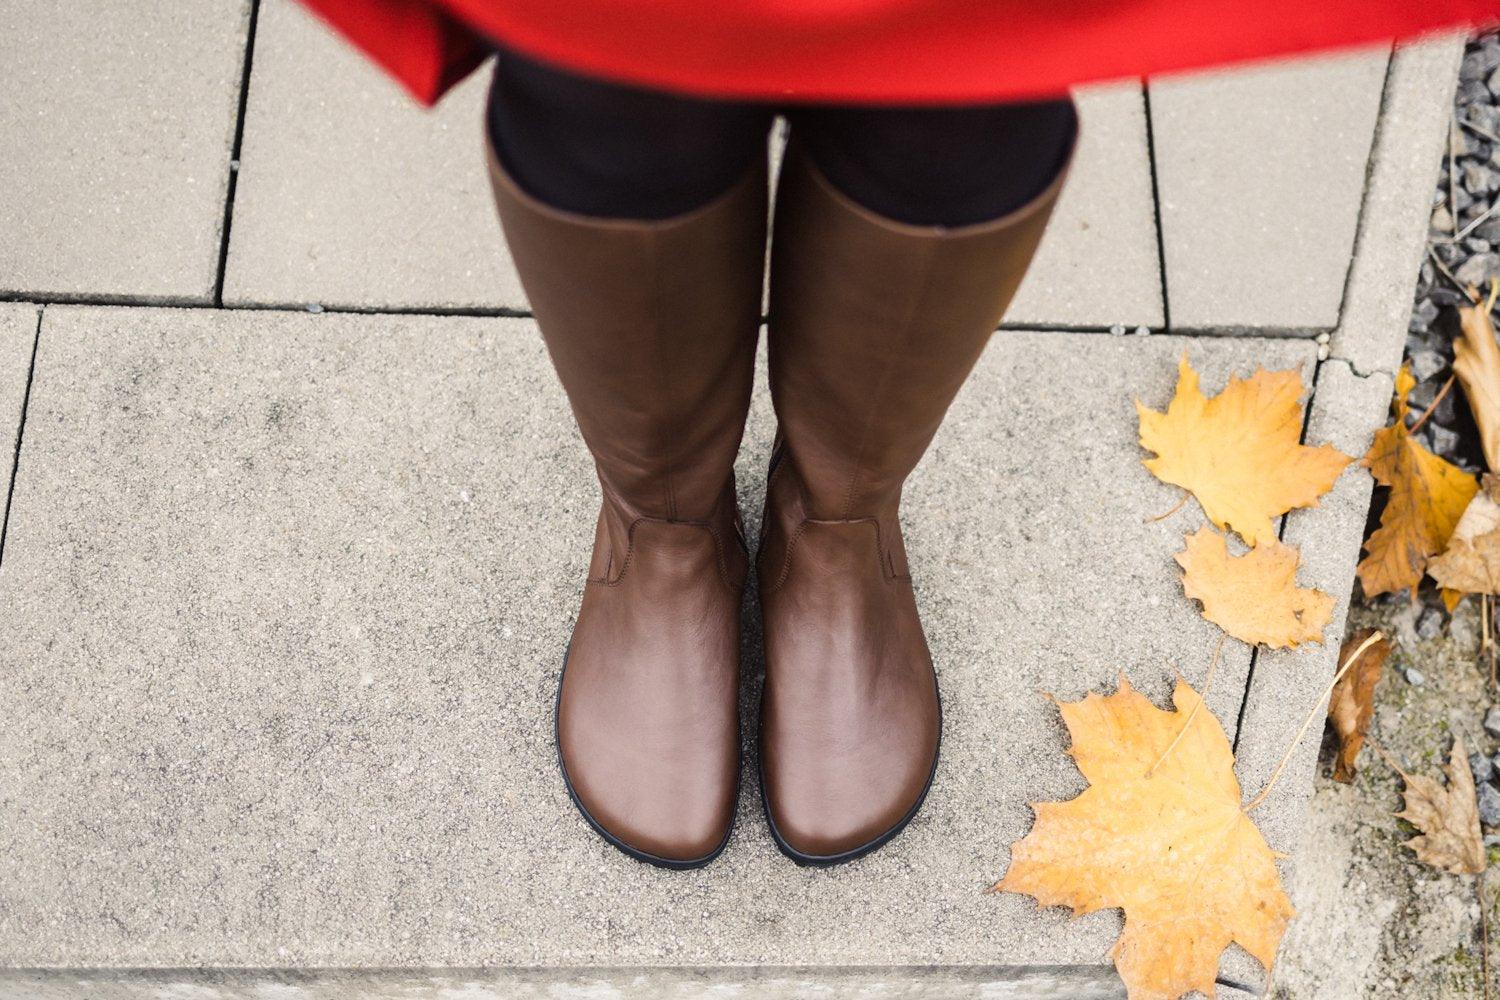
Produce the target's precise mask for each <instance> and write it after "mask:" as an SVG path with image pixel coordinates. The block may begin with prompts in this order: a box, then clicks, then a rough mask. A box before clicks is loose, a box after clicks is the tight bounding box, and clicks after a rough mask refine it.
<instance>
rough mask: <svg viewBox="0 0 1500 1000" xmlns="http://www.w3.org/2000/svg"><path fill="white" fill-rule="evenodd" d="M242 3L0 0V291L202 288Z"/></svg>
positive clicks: (209, 280)
mask: <svg viewBox="0 0 1500 1000" xmlns="http://www.w3.org/2000/svg"><path fill="white" fill-rule="evenodd" d="M249 14H250V3H249V0H223V2H220V3H194V4H154V3H108V2H102V0H89V2H82V3H55V2H47V0H12V2H8V3H6V4H4V5H0V66H3V67H4V81H5V83H4V86H3V87H0V149H3V150H4V151H5V153H4V155H0V294H3V295H9V296H21V297H26V298H31V299H35V300H37V301H44V300H50V301H58V300H80V299H81V300H90V299H106V300H108V299H116V298H128V299H131V300H135V301H145V302H207V301H209V300H210V299H211V298H212V296H213V292H214V286H215V284H216V283H217V281H218V268H219V247H220V235H221V232H222V228H223V218H224V199H225V192H226V190H227V188H228V183H229V160H230V155H231V151H232V148H233V140H234V130H235V120H236V117H237V115H238V110H239V90H240V78H241V65H242V57H243V53H244V46H245V39H246V34H247V31H248V26H249Z"/></svg>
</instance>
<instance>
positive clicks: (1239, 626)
mask: <svg viewBox="0 0 1500 1000" xmlns="http://www.w3.org/2000/svg"><path fill="white" fill-rule="evenodd" d="M1183 540H1184V541H1185V542H1186V543H1187V547H1186V548H1184V549H1183V550H1182V551H1181V552H1179V553H1177V556H1176V559H1177V565H1179V566H1181V567H1182V569H1183V573H1182V589H1183V591H1184V592H1185V593H1186V594H1187V596H1188V597H1190V598H1192V599H1193V600H1195V601H1200V602H1202V604H1203V617H1204V618H1207V619H1208V620H1209V621H1211V622H1213V623H1214V624H1215V625H1217V626H1219V628H1221V629H1223V630H1224V631H1225V632H1228V633H1229V634H1230V635H1232V636H1234V637H1235V638H1236V639H1239V640H1240V641H1241V642H1248V643H1250V644H1251V645H1254V644H1256V643H1260V644H1261V645H1264V646H1269V647H1271V648H1272V649H1282V648H1285V647H1287V646H1296V645H1297V644H1298V643H1302V642H1319V643H1320V642H1322V641H1323V629H1324V628H1325V627H1326V626H1327V625H1328V619H1329V617H1330V616H1331V615H1332V614H1333V598H1331V597H1329V596H1328V595H1327V594H1325V593H1323V592H1322V591H1321V590H1312V589H1309V588H1306V587H1299V586H1297V579H1296V577H1297V563H1298V562H1299V560H1300V558H1301V557H1300V556H1299V555H1298V553H1297V550H1296V549H1294V548H1292V547H1291V546H1290V545H1283V544H1281V543H1280V542H1278V541H1276V540H1275V539H1272V540H1271V541H1268V542H1262V543H1261V544H1259V545H1257V546H1256V547H1255V548H1253V549H1251V550H1250V551H1249V552H1247V553H1245V554H1244V555H1242V556H1231V555H1230V554H1229V546H1228V545H1227V544H1226V543H1225V541H1224V536H1223V535H1221V534H1219V533H1218V532H1217V531H1214V530H1213V529H1212V528H1210V527H1208V526H1206V525H1205V526H1204V527H1202V528H1199V529H1198V530H1197V531H1196V532H1194V533H1193V534H1191V535H1188V536H1187V537H1186V538H1185V539H1183Z"/></svg>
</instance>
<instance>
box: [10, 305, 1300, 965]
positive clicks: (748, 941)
mask: <svg viewBox="0 0 1500 1000" xmlns="http://www.w3.org/2000/svg"><path fill="white" fill-rule="evenodd" d="M1184 349H1187V350H1188V352H1189V356H1190V357H1191V358H1192V359H1193V361H1194V363H1195V364H1196V365H1198V366H1199V367H1200V368H1201V369H1202V370H1203V371H1204V373H1205V383H1206V385H1208V386H1210V387H1217V386H1219V385H1221V384H1222V383H1223V381H1224V379H1225V378H1226V376H1227V374H1228V372H1229V371H1231V370H1245V369H1247V368H1249V367H1253V365H1254V364H1255V363H1265V364H1269V365H1273V366H1287V365H1295V364H1299V363H1304V364H1305V363H1307V362H1308V361H1309V360H1310V358H1311V352H1312V350H1313V345H1312V344H1310V343H1308V342H1304V341H1285V340H1284V341H1258V340H1249V339H1243V340H1240V339H1224V340H1209V341H1189V340H1184V339H1181V338H1173V337H1150V338H1147V337H1129V338H1115V337H1109V336H1107V335H1099V334H1056V333H1047V334H1028V333H1008V334H1001V335H999V336H997V338H996V340H995V341H994V343H993V345H992V346H991V348H990V350H989V351H988V352H987V354H986V355H985V357H984V359H983V360H982V362H981V365H980V368H979V371H978V373H977V374H976V377H975V378H974V380H973V381H972V382H971V383H970V384H969V386H968V387H966V389H965V390H964V392H963V393H962V395H961V396H960V398H959V400H958V402H957V403H956V405H955V408H954V412H953V416H952V419H951V420H950V421H949V423H948V424H947V425H946V426H945V428H944V429H943V431H942V432H941V433H940V435H939V437H938V440H937V441H936V442H935V444H934V448H933V450H932V452H931V453H930V455H929V456H928V458H927V459H926V460H925V461H924V463H923V465H922V466H921V468H920V469H919V470H918V473H917V475H916V476H915V477H914V480H913V482H912V485H911V490H910V502H909V505H908V508H907V518H908V522H909V524H910V534H909V545H910V548H911V551H912V558H913V568H914V572H915V574H916V577H917V580H918V584H919V588H920V594H921V600H922V604H923V608H924V613H925V615H926V618H927V623H928V628H929V632H930V636H931V640H932V646H933V650H934V654H935V656H936V659H937V661H938V663H939V664H940V669H941V672H942V679H943V685H944V691H945V704H946V718H945V744H944V763H943V766H942V768H941V770H940V772H939V776H938V780H937V782H936V784H935V786H934V789H933V792H932V794H931V796H930V798H929V800H928V803H927V806H926V808H925V809H924V811H923V812H922V813H921V815H920V816H919V818H918V819H917V820H916V821H915V822H914V823H913V825H912V826H911V827H910V828H909V829H908V830H907V831H906V832H905V833H904V834H903V835H902V836H901V837H900V838H899V839H898V840H897V841H895V842H894V843H893V844H892V845H890V846H889V847H888V848H886V849H885V850H882V851H880V852H878V853H877V854H875V855H873V856H871V857H870V858H868V859H866V860H864V861H862V862H861V863H859V864H856V865H852V866H847V867H844V868H840V869H835V870H832V871H826V872H818V871H805V870H802V869H798V868H796V867H795V866H793V865H791V864H790V863H789V862H787V861H786V860H785V859H784V858H783V857H781V856H780V855H779V854H778V853H777V852H776V851H775V849H774V847H773V845H772V844H771V842H770V840H769V838H768V836H767V835H766V832H765V830H764V825H763V822H762V820H761V818H760V815H759V807H758V804H757V803H756V801H755V794H754V788H755V786H754V779H753V777H752V776H748V775H747V780H746V788H745V794H744V796H743V800H742V804H741V811H740V824H739V827H738V830H737V832H736V833H735V836H734V839H733V840H732V842H731V843H730V846H729V848H728V850H727V851H726V853H725V855H724V856H723V857H722V858H721V859H720V860H719V861H718V862H717V863H716V864H715V865H713V866H711V867H709V868H707V869H705V870H703V871H699V872H694V873H686V874H677V873H665V872H660V871H657V870H655V869H652V868H648V867H645V866H642V865H640V864H637V863H635V862H632V861H630V860H629V859H627V858H624V857H623V856H621V855H619V854H618V853H617V852H615V851H614V850H613V849H611V848H609V847H608V846H607V845H605V844H604V843H603V842H602V841H600V840H599V839H598V838H597V837H595V836H594V835H593V834H591V833H590V832H589V831H588V830H587V829H586V828H585V826H584V824H583V822H582V821H581V820H580V819H579V818H578V817H577V815H576V814H575V813H574V811H573V808H572V806H571V805H570V803H569V802H568V800H567V798H566V795H565V793H564V791H563V788H562V785H561V782H560V781H559V780H558V777H557V775H556V772H555V769H554V762H553V751H552V746H551V735H550V722H549V720H550V709H551V698H552V692H553V686H554V684H555V681H556V675H557V670H558V664H559V660H560V656H561V651H562V648H563V644H564V643H565V641H566V636H567V631H568V626H569V620H570V616H571V614H572V612H573V608H574V603H575V601H576V598H577V595H578V591H579V583H580V581H581V578H582V575H583V572H584V569H585V554H586V546H587V543H588V539H589V536H590V530H591V520H592V515H593V509H594V496H593V486H592V484H591V481H590V478H589V468H588V463H587V460H586V458H585V456H584V453H583V451H582V448H581V445H580V443H579V442H578V441H577V439H576V437H575V436H574V435H573V433H572V432H571V430H567V429H566V428H567V427H568V424H567V421H566V419H565V409H564V402H563V398H562V394H561V392H560V391H559V390H558V389H557V388H556V387H555V386H554V384H553V382H552V380H551V377H550V375H549V374H548V371H547V368H546V362H545V359H544V356H543V354H542V351H541V348H540V345H539V342H538V339H537V337H536V336H535V334H534V331H533V329H532V328H531V326H530V323H529V321H525V320H478V319H463V318H447V319H439V318H430V317H399V316H383V317H366V316H350V315H322V316H314V315H307V314H293V313H273V312H259V311H257V312H210V311H201V310H184V311H179V310H134V309H120V308H85V307H58V308H52V309H49V310H48V311H47V314H46V318H45V322H44V324H43V328H42V333H41V339H40V344H39V348H38V357H37V365H36V376H35V381H34V384H33V389H32V395H31V403H30V407H29V411H28V417H27V431H26V434H25V438H24V443H23V448H22V456H21V465H20V471H19V475H18V477H17V482H16V489H15V502H14V508H13V512H12V519H11V533H10V538H9V542H8V544H7V548H6V552H5V559H4V563H3V565H0V600H3V602H4V606H5V608H6V614H5V615H4V617H3V625H0V662H5V663H7V664H13V665H14V667H13V669H8V670H7V671H5V672H3V673H0V786H3V787H5V788H6V789H7V794H6V796H5V798H4V799H3V801H0V809H3V810H4V815H3V817H0V820H3V821H0V830H4V831H5V837H6V843H5V845H4V849H5V853H6V856H7V857H8V858H9V859H10V860H11V862H12V863H11V864H9V865H7V866H5V867H4V868H3V869H0V965H9V966H22V967H27V966H55V965H61V966H82V967H94V966H105V967H121V966H127V967H128V966H139V965H148V966H155V967H160V966H165V967H172V966H199V965H229V966H251V967H277V968H305V967H328V966H332V967H356V968H357V967H363V966H378V967H391V966H459V967H466V966H475V965H518V966H547V967H552V966H557V967H579V966H593V965H606V966H612V967H613V966H621V965H624V966H632V965H646V966H661V965H669V966H670V965H688V966H693V965H707V966H723V965H763V964H770V965H783V964H790V965H824V964H830V965H881V966H885V965H902V964H907V963H912V964H920V965H926V964H936V965H949V964H965V965H968V964H977V965H1022V966H1032V965H1049V966H1050V965H1097V964H1099V963H1102V962H1103V961H1104V960H1105V959H1104V956H1105V952H1106V950H1107V948H1108V944H1109V942H1110V940H1111V939H1112V937H1113V936H1114V933H1115V932H1116V930H1117V929H1118V917H1117V915H1116V914H1115V913H1112V912H1105V913H1099V914H1094V915H1092V916H1090V917H1086V918H1083V919H1081V920H1077V921H1073V922H1069V921H1068V920H1067V919H1066V914H1065V913H1064V912H1062V911H1059V910H1045V911H1038V910H1037V909H1036V908H1035V907H1034V905H1033V904H1032V903H1031V902H1030V901H1029V900H1027V899H1024V898H1022V897H1019V896H1011V895H1005V896H995V895H990V894H986V893H984V892H983V890H984V888H985V887H986V886H988V885H989V884H990V883H991V882H993V881H994V880H995V879H996V878H998V877H999V876H1000V875H1001V874H1002V873H1003V871H1004V868H1005V864H1006V857H1007V852H1008V845H1009V843H1010V842H1011V841H1012V840H1014V839H1015V838H1017V837H1019V836H1020V835H1021V834H1023V833H1024V832H1025V830H1026V829H1027V828H1028V827H1029V825H1030V818H1031V817H1030V811H1029V809H1028V807H1027V805H1026V803H1027V802H1028V801H1031V800H1037V799H1046V798H1063V797H1069V796H1071V795H1072V794H1074V793H1076V792H1077V791H1078V790H1079V789H1080V787H1081V780H1080V778H1079V776H1078V775H1077V773H1076V772H1075V771H1074V770H1073V768H1072V766H1071V765H1070V764H1069V763H1068V761H1067V758H1066V757H1065V756H1064V755H1063V753H1062V750H1063V747H1064V739H1063V734H1062V731H1061V728H1060V726H1059V723H1058V720H1057V717H1056V712H1055V709H1053V708H1052V707H1051V706H1050V705H1049V703H1048V702H1047V701H1046V699H1045V698H1043V697H1042V694H1041V692H1042V691H1052V692H1055V693H1056V694H1058V695H1059V696H1061V697H1065V698H1076V697H1079V696H1081V695H1082V694H1083V693H1084V692H1085V691H1087V690H1089V689H1090V688H1097V687H1101V686H1103V687H1108V686H1111V685H1112V684H1113V683H1114V679H1115V677H1116V675H1117V673H1118V671H1120V670H1121V669H1125V670H1128V671H1129V672H1130V675H1131V677H1132V679H1133V681H1135V682H1136V683H1138V684H1139V685H1141V686H1142V687H1143V688H1144V689H1145V690H1146V691H1147V692H1148V693H1149V694H1150V695H1151V696H1153V697H1156V698H1158V699H1161V698H1163V697H1164V696H1165V693H1166V691H1167V688H1168V684H1169V682H1170V679H1171V677H1172V676H1173V674H1174V673H1175V672H1176V671H1179V670H1180V671H1182V672H1183V673H1184V674H1185V675H1186V676H1188V677H1189V678H1190V679H1193V680H1197V681H1201V678H1202V674H1203V671H1204V670H1205V669H1206V667H1207V665H1208V660H1209V655H1210V652H1211V650H1212V647H1213V644H1214V641H1215V638H1216V636H1215V630H1214V629H1213V628H1212V627H1211V626H1209V625H1208V624H1207V623H1206V622H1204V621H1203V620H1202V619H1201V618H1200V617H1199V616H1198V613H1197V611H1196V610H1195V609H1194V608H1193V607H1192V606H1191V605H1190V604H1189V602H1187V601H1184V600H1182V599H1181V598H1180V595H1179V592H1178V583H1177V579H1176V573H1175V567H1174V565H1173V563H1172V560H1171V554H1172V552H1173V551H1175V549H1176V548H1177V547H1178V546H1179V544H1180V540H1181V537H1182V534H1183V533H1184V532H1185V531H1187V530H1190V529H1191V528H1193V527H1194V525H1195V517H1194V515H1193V514H1192V513H1191V512H1190V511H1185V512H1183V513H1181V514H1178V515H1176V516H1175V517H1173V518H1171V519H1168V520H1166V521H1160V522H1155V523H1147V522H1146V518H1147V516H1148V515H1152V514H1156V513H1160V512H1161V511H1163V510H1166V509H1167V508H1169V507H1170V506H1171V505H1172V503H1173V502H1174V501H1175V499H1176V496H1175V490H1173V489H1171V488H1169V487H1167V486H1164V485H1163V484H1160V483H1158V482H1157V481H1156V480H1155V479H1153V478H1152V477H1151V476H1150V475H1149V474H1148V473H1147V472H1146V470H1145V469H1144V468H1143V467H1142V466H1141V464H1140V454H1139V450H1138V449H1137V447H1136V445H1135V434H1134V428H1135V421H1134V417H1133V410H1132V404H1131V400H1132V397H1133V396H1135V395H1139V396H1140V397H1141V398H1142V399H1143V400H1144V401H1145V402H1147V403H1149V404H1151V405H1154V406H1161V405H1163V404H1164V403H1165V402H1166V400H1167V399H1168V398H1169V396H1170V393H1171V391H1172V386H1173V382H1174V379H1175V366H1176V359H1177V357H1178V355H1179V354H1180V353H1181V352H1182V351H1183V350H1184ZM1080 359H1085V360H1086V362H1087V363H1086V364H1080V363H1079V361H1080ZM1063 368H1067V369H1069V370H1070V371H1072V372H1073V373H1074V378H1073V380H1072V381H1071V383H1070V384H1071V386H1072V389H1073V391H1071V392H1070V393H1067V394H1063V393H1057V392H1054V391H1051V386H1052V385H1053V378H1052V376H1053V375H1054V374H1055V372H1057V371H1059V370H1062V369H1063ZM770 433H771V427H770V421H769V419H768V410H767V405H766V399H765V396H764V394H763V393H762V394H761V396H760V397H759V398H758V400H757V407H756V410H755V413H754V415H753V418H752V428H751V433H750V434H749V441H748V445H747V448H746V449H745V453H744V455H743V460H742V463H741V473H742V483H743V490H744V499H745V502H746V505H747V508H748V509H749V510H751V511H753V510H755V508H756V505H757V503H758V496H757V494H758V491H759V488H760V484H761V479H762V476H761V469H762V467H763V465H764V463H765V460H766V447H767V443H768V439H769V436H770ZM753 520H754V519H753V518H752V522H753ZM752 530H753V525H752ZM754 620H755V617H754V613H753V608H752V612H751V615H750V621H751V622H753V621H754ZM752 632H753V626H752ZM747 650H748V656H749V658H750V661H751V663H752V672H753V664H754V662H755V659H756V656H757V653H756V644H755V642H754V641H749V642H748V643H747ZM1227 654H1228V655H1227V656H1226V662H1225V663H1224V664H1223V665H1222V666H1221V667H1220V673H1219V680H1218V682H1217V683H1216V685H1215V691H1216V694H1215V695H1214V697H1213V698H1212V699H1211V705H1212V707H1214V709H1215V711H1216V712H1217V713H1219V715H1220V717H1221V718H1223V719H1225V720H1226V722H1227V723H1229V724H1230V726H1231V727H1232V724H1233V720H1234V717H1235V712H1236V711H1237V708H1238V704H1239V701H1240V698H1241V691H1240V690H1239V689H1241V688H1242V687H1243V683H1244V677H1245V671H1246V668H1247V666H1248V655H1246V654H1245V653H1244V652H1243V651H1236V650H1232V649H1231V650H1228V651H1227ZM754 696H755V692H754V684H753V683H752V684H749V685H747V690H746V705H747V710H748V711H753V699H754ZM749 717H750V718H753V715H751V716H749ZM746 728H747V732H748V731H749V730H750V727H749V726H748V725H747V727H746Z"/></svg>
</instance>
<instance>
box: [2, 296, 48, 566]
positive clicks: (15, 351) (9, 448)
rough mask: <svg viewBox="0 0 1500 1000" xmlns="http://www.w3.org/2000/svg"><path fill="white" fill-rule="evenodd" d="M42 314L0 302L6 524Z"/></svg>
mask: <svg viewBox="0 0 1500 1000" xmlns="http://www.w3.org/2000/svg"><path fill="white" fill-rule="evenodd" d="M39 313H40V310H39V309H38V308H37V307H36V306H34V305H30V304H28V303H25V302H0V526H3V525H4V524H5V508H6V505H7V502H8V498H9V493H10V476H11V469H12V465H13V463H14V461H15V455H16V435H17V434H19V433H20V430H21V410H22V406H23V403H24V400H25V398H26V382H27V378H28V376H29V375H30V372H31V349H32V346H33V345H34V344H35V343H36V332H37V318H38V315H39ZM0 530H3V528H0ZM0 542H3V537H0Z"/></svg>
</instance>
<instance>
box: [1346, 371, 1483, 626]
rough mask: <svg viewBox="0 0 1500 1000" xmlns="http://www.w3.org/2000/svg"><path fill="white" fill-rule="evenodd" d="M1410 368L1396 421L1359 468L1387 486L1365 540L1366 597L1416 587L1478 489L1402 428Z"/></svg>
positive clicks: (1400, 381)
mask: <svg viewBox="0 0 1500 1000" xmlns="http://www.w3.org/2000/svg"><path fill="white" fill-rule="evenodd" d="M1416 384H1417V383H1416V379H1414V378H1412V374H1411V369H1410V368H1409V367H1406V366H1403V367H1402V369H1401V371H1400V372H1399V373H1397V375H1396V398H1395V402H1394V404H1393V405H1394V408H1395V411H1396V416H1395V420H1394V421H1393V422H1392V424H1391V425H1390V426H1389V427H1385V428H1382V429H1381V430H1379V431H1377V432H1376V434H1375V441H1374V443H1373V444H1371V445H1370V450H1369V452H1368V453H1367V454H1366V455H1365V457H1364V460H1363V463H1362V464H1364V465H1365V466H1366V467H1367V468H1369V470H1370V472H1371V473H1372V474H1373V475H1374V476H1375V481H1376V482H1378V483H1379V484H1380V485H1382V486H1388V487H1390V495H1389V496H1388V497H1387V499H1386V504H1385V510H1384V511H1383V512H1382V513H1381V515H1380V527H1379V528H1377V529H1376V530H1375V533H1374V534H1372V535H1371V536H1370V537H1369V538H1368V539H1367V540H1366V541H1365V558H1364V559H1363V560H1361V561H1360V564H1359V582H1360V585H1361V586H1362V587H1363V588H1364V591H1365V596H1366V597H1374V596H1375V595H1376V594H1384V593H1386V592H1388V591H1393V590H1401V589H1402V588H1404V587H1413V588H1414V587H1416V585H1417V584H1418V583H1420V582H1421V580H1422V574H1423V573H1424V572H1425V571H1426V569H1427V561H1428V560H1429V559H1431V558H1432V557H1433V556H1435V555H1437V554H1438V553H1439V552H1441V551H1443V549H1444V547H1446V546H1447V544H1448V538H1449V536H1450V535H1452V534H1453V529H1454V527H1455V526H1456V525H1457V524H1458V519H1459V517H1460V516H1461V515H1462V514H1463V512H1464V508H1465V507H1467V506H1468V505H1469V501H1470V500H1471V499H1473V497H1474V493H1475V492H1476V491H1477V490H1478V489H1479V484H1478V483H1476V482H1475V481H1474V477H1473V476H1471V475H1469V474H1468V473H1466V472H1464V471H1463V470H1462V469H1460V468H1459V467H1458V466H1456V465H1453V464H1452V463H1450V462H1447V461H1445V460H1443V459H1441V458H1439V457H1438V456H1436V455H1434V454H1433V453H1432V452H1430V451H1428V450H1427V449H1426V448H1424V447H1422V445H1421V444H1420V443H1418V442H1417V440H1416V439H1415V438H1413V437H1412V436H1411V432H1410V431H1408V430H1407V427H1406V414H1407V412H1408V408H1407V404H1406V397H1407V395H1408V394H1409V393H1410V392H1411V390H1412V387H1413V386H1415V385H1416Z"/></svg>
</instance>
